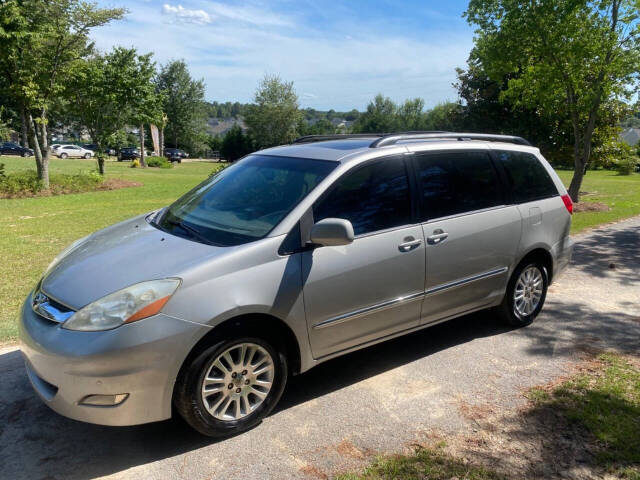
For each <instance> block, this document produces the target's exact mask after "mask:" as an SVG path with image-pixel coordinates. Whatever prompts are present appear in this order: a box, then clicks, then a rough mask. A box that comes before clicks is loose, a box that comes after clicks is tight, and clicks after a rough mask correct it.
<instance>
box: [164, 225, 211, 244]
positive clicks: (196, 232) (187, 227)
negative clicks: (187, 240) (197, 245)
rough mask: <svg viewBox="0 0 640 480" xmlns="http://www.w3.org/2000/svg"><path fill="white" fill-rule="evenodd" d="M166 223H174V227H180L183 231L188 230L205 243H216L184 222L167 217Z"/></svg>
mask: <svg viewBox="0 0 640 480" xmlns="http://www.w3.org/2000/svg"><path fill="white" fill-rule="evenodd" d="M167 223H169V224H170V225H175V226H176V227H180V228H181V229H183V230H184V231H185V232H189V233H190V234H191V235H192V236H193V237H195V238H197V239H198V240H200V241H201V242H202V243H206V244H207V245H216V244H215V243H213V242H212V241H211V240H209V239H208V238H207V237H205V236H204V234H203V233H202V232H200V230H198V229H197V228H193V227H192V226H191V225H188V224H186V223H184V222H180V221H176V220H169V219H167Z"/></svg>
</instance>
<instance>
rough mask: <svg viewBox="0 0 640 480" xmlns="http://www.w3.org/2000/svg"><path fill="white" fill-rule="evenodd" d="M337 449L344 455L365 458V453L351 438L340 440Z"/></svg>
mask: <svg viewBox="0 0 640 480" xmlns="http://www.w3.org/2000/svg"><path fill="white" fill-rule="evenodd" d="M336 451H337V452H338V453H339V454H340V455H342V456H344V457H351V458H357V459H362V458H365V453H364V452H362V451H361V450H360V449H358V447H356V446H355V445H354V444H353V443H351V442H350V441H349V440H343V441H342V442H340V443H339V444H338V446H337V447H336Z"/></svg>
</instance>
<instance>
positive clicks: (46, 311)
mask: <svg viewBox="0 0 640 480" xmlns="http://www.w3.org/2000/svg"><path fill="white" fill-rule="evenodd" d="M31 308H33V311H34V312H36V313H37V314H38V315H40V316H41V317H44V318H46V319H47V320H51V321H52V322H56V323H62V322H64V321H65V320H67V319H68V318H69V317H70V316H71V315H73V314H74V313H75V311H74V310H72V309H70V308H69V307H67V306H65V305H62V304H61V303H60V302H57V301H56V300H54V299H52V298H51V297H49V296H48V295H47V294H46V293H44V292H43V291H42V290H41V289H37V290H36V291H35V292H34V293H33V297H32V302H31Z"/></svg>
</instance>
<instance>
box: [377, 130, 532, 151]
mask: <svg viewBox="0 0 640 480" xmlns="http://www.w3.org/2000/svg"><path fill="white" fill-rule="evenodd" d="M446 139H456V140H458V141H465V140H484V141H486V142H505V143H515V144H516V145H527V146H531V144H530V143H529V142H528V141H527V140H525V139H524V138H522V137H514V136H512V135H493V134H488V133H455V132H424V133H423V132H415V133H414V132H407V133H392V134H387V135H381V136H380V138H378V139H377V140H375V141H373V143H371V145H369V147H371V148H378V147H385V146H387V145H395V144H396V143H398V142H400V141H403V140H446Z"/></svg>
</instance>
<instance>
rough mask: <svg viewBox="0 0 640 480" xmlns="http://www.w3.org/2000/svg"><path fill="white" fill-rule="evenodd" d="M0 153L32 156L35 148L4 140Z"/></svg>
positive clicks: (0, 145)
mask: <svg viewBox="0 0 640 480" xmlns="http://www.w3.org/2000/svg"><path fill="white" fill-rule="evenodd" d="M0 155H18V156H20V157H30V156H32V155H33V150H31V149H30V148H25V147H23V146H22V145H19V144H17V143H15V142H2V143H0Z"/></svg>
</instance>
